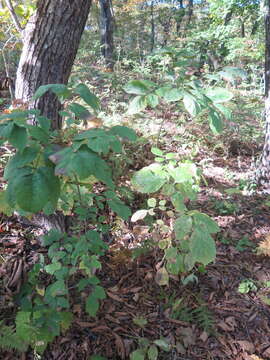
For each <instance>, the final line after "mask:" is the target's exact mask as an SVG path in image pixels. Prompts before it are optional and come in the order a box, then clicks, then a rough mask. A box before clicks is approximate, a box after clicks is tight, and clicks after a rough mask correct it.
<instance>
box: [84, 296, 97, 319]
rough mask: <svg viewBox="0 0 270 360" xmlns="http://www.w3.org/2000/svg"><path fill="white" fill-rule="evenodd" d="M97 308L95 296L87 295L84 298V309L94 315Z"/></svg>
mask: <svg viewBox="0 0 270 360" xmlns="http://www.w3.org/2000/svg"><path fill="white" fill-rule="evenodd" d="M98 308H99V302H98V300H97V298H96V297H94V296H92V295H89V296H88V298H87V299H86V303H85V310H86V311H87V313H88V314H89V315H90V316H96V314H97V311H98Z"/></svg>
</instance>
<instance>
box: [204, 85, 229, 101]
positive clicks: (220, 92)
mask: <svg viewBox="0 0 270 360" xmlns="http://www.w3.org/2000/svg"><path fill="white" fill-rule="evenodd" d="M205 95H206V96H207V97H209V98H210V99H211V100H212V101H213V102H214V103H223V102H227V101H230V100H231V99H232V98H233V93H231V92H230V91H229V90H227V89H225V88H220V87H216V88H212V89H207V90H206V92H205Z"/></svg>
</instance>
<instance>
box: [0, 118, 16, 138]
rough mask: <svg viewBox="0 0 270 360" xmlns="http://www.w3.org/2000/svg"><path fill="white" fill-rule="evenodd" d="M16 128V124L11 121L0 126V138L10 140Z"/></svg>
mask: <svg viewBox="0 0 270 360" xmlns="http://www.w3.org/2000/svg"><path fill="white" fill-rule="evenodd" d="M14 126H15V124H14V123H13V121H9V122H7V123H5V124H1V125H0V138H2V139H5V140H6V139H7V138H9V136H10V134H11V133H12V130H13V127H14Z"/></svg>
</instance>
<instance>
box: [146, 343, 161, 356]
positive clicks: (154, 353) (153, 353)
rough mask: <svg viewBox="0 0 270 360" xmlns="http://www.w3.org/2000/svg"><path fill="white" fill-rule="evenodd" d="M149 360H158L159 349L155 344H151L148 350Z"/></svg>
mask: <svg viewBox="0 0 270 360" xmlns="http://www.w3.org/2000/svg"><path fill="white" fill-rule="evenodd" d="M147 355H148V359H149V360H157V358H158V349H157V347H156V346H155V345H151V346H150V347H149V349H148V351H147Z"/></svg>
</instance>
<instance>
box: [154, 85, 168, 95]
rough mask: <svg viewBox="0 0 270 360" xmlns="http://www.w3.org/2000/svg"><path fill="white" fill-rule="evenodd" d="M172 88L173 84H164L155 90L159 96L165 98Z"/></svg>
mask: <svg viewBox="0 0 270 360" xmlns="http://www.w3.org/2000/svg"><path fill="white" fill-rule="evenodd" d="M171 90H172V87H171V86H162V87H160V88H158V89H157V90H156V91H155V92H156V94H157V95H158V96H159V97H161V98H164V97H165V96H166V94H167V93H168V92H169V91H171Z"/></svg>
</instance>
